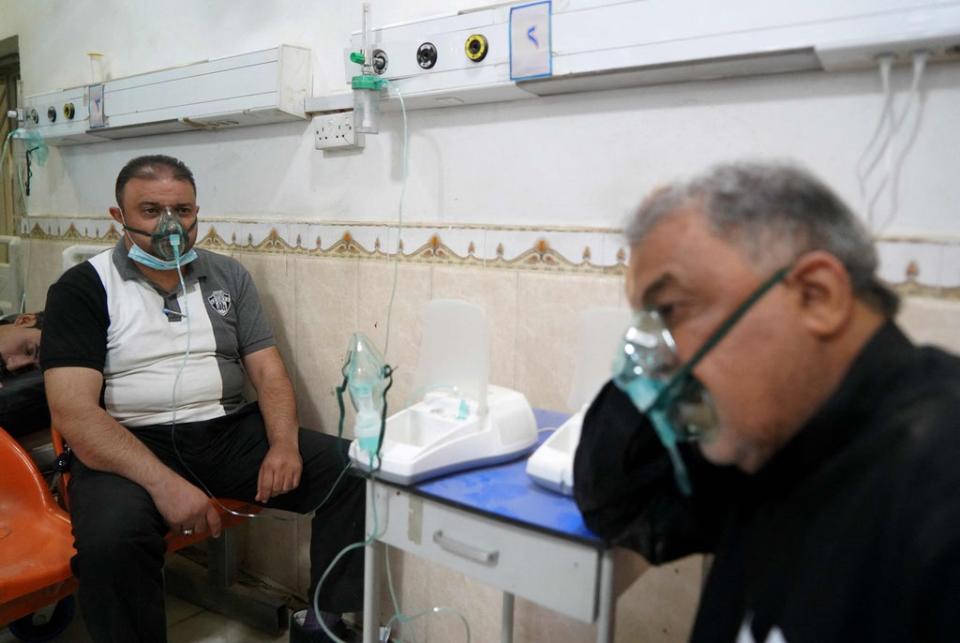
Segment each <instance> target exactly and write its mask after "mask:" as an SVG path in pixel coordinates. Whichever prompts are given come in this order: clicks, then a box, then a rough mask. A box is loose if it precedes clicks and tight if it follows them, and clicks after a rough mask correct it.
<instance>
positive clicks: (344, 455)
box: [337, 364, 350, 465]
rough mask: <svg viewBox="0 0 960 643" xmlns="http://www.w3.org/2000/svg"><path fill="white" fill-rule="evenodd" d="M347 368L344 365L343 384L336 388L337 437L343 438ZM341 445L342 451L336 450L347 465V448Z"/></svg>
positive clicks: (345, 414)
mask: <svg viewBox="0 0 960 643" xmlns="http://www.w3.org/2000/svg"><path fill="white" fill-rule="evenodd" d="M346 369H347V366H346V364H344V366H343V369H342V371H341V372H342V373H343V382H342V383H341V384H340V386H338V387H337V406H338V407H339V408H340V420H339V421H338V422H337V437H338V438H343V420H344V418H346V416H347V409H346V407H345V406H344V404H343V394H344V393H346V392H347V379H348V378H347V374H346ZM341 444H343V445H344V447H343V449H338V450H339V451H340V456H341V457H342V458H343V463H344V464H345V465H346V464H349V463H350V460H349V458H347V446H346V444H345V443H344V442H342V441H341Z"/></svg>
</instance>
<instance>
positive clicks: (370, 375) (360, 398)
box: [337, 333, 393, 460]
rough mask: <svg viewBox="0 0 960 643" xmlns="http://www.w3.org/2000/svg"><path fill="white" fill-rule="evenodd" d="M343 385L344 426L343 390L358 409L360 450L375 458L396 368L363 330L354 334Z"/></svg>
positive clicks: (340, 398)
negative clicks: (388, 362)
mask: <svg viewBox="0 0 960 643" xmlns="http://www.w3.org/2000/svg"><path fill="white" fill-rule="evenodd" d="M340 372H341V373H342V374H343V384H341V386H339V387H338V388H337V399H338V401H339V403H340V425H341V429H342V426H343V410H344V408H343V392H344V390H346V391H348V392H349V393H350V402H351V403H352V404H353V408H354V410H356V412H357V416H356V419H355V420H354V435H355V436H356V438H357V441H358V443H359V446H360V449H362V450H363V451H365V452H366V453H367V454H368V457H369V458H370V459H371V460H373V459H374V458H376V457H377V455H378V454H379V452H380V445H381V444H382V443H383V428H384V425H385V420H386V409H387V403H386V397H387V391H388V390H390V386H391V385H392V384H393V369H391V368H390V366H389V365H387V363H386V361H385V360H384V359H383V355H381V354H380V351H379V350H378V349H377V347H376V345H374V343H373V342H372V341H370V339H368V338H367V336H366V335H364V334H363V333H354V334H353V335H352V336H351V337H350V345H349V346H348V348H347V356H346V359H345V360H344V362H343V368H341V370H340Z"/></svg>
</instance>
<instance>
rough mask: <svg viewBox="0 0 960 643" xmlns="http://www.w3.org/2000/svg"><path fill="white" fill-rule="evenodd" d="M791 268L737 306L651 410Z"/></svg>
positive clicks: (659, 396)
mask: <svg viewBox="0 0 960 643" xmlns="http://www.w3.org/2000/svg"><path fill="white" fill-rule="evenodd" d="M791 268H792V266H784V267H783V268H781V269H780V270H778V271H776V272H775V273H773V275H771V276H770V278H769V279H767V280H766V281H765V282H763V283H762V284H761V285H760V287H759V288H757V289H756V290H755V291H753V293H752V294H751V295H750V296H749V297H747V298H746V300H744V302H743V303H742V304H740V305H739V306H737V308H736V310H734V311H733V313H731V314H730V316H729V317H727V318H726V320H724V322H723V323H722V324H720V327H719V328H717V330H716V331H714V333H713V334H712V335H711V336H710V337H709V338H708V339H707V341H706V342H704V343H703V346H701V347H700V348H699V349H698V350H697V352H696V353H694V354H693V357H691V358H690V360H689V361H688V362H687V363H686V364H684V365H683V366H681V367H680V369H679V370H678V371H677V372H676V373H675V374H674V376H673V377H671V378H670V381H669V382H667V385H666V386H665V387H664V388H663V390H661V391H660V394H659V395H657V399H656V400H654V401H653V404H651V405H650V408H651V409H653V408H656V407H657V406H658V405H660V404H663V403H664V402H666V400H668V399H669V398H670V395H672V394H673V393H672V392H673V389H675V388H676V387H677V386H679V385H680V384H681V383H682V382H683V381H684V379H686V378H687V376H688V375H690V373H691V372H692V371H693V369H694V368H695V367H696V366H697V364H699V363H700V360H702V359H703V358H704V356H706V354H707V353H709V352H710V351H711V350H713V347H714V346H716V345H717V344H719V343H720V340H722V339H723V338H724V337H726V336H727V333H729V332H730V329H731V328H733V326H734V324H736V323H737V322H738V321H740V318H741V317H743V316H744V315H745V314H746V313H747V311H748V310H750V308H751V307H753V305H754V304H755V303H757V301H759V300H760V298H761V297H763V296H764V295H765V294H767V292H768V291H769V290H770V289H771V288H773V287H774V286H776V285H777V284H778V283H780V281H782V280H783V279H784V277H786V276H787V274H789V272H790V269H791ZM668 391H670V392H671V393H670V395H668V394H667V392H668Z"/></svg>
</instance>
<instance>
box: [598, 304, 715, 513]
mask: <svg viewBox="0 0 960 643" xmlns="http://www.w3.org/2000/svg"><path fill="white" fill-rule="evenodd" d="M691 370H692V364H691V365H686V366H685V365H682V364H681V362H680V359H679V358H678V357H677V353H676V344H675V342H674V340H673V336H672V335H671V334H670V331H669V330H668V329H667V327H666V325H665V324H664V323H663V320H662V319H661V318H660V315H658V314H657V313H656V312H654V311H646V310H645V311H641V312H639V313H637V315H636V316H635V317H634V321H633V323H632V324H631V326H630V327H629V328H628V329H627V331H626V333H624V336H623V343H622V344H621V346H620V348H619V350H618V352H617V356H616V359H615V361H614V365H613V383H614V384H615V385H616V386H617V388H619V389H620V390H621V391H623V392H624V393H625V394H626V395H627V396H628V397H629V398H630V399H631V401H633V403H634V405H635V406H636V407H637V409H638V410H640V411H641V412H642V413H645V414H646V415H647V417H649V418H650V422H651V424H653V427H654V430H655V431H656V434H657V437H658V438H659V439H660V442H661V443H662V444H663V446H664V448H666V450H667V453H668V454H669V456H670V461H671V463H672V465H673V469H674V475H675V477H676V481H677V486H678V487H679V488H680V491H681V492H683V493H684V494H685V495H689V494H690V493H691V485H690V479H689V476H688V474H687V470H686V466H685V465H684V463H683V459H682V458H681V457H680V453H679V451H678V446H677V445H678V444H679V443H681V442H692V441H695V440H698V439H701V438H702V437H703V436H704V435H706V434H709V432H711V431H712V430H714V429H715V428H716V426H717V421H716V413H715V412H714V409H713V403H712V401H711V399H710V396H709V394H708V393H707V391H706V389H704V388H703V385H701V384H700V382H699V381H697V379H696V378H694V377H693V375H692V373H691Z"/></svg>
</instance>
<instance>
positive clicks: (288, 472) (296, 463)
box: [255, 443, 303, 502]
mask: <svg viewBox="0 0 960 643" xmlns="http://www.w3.org/2000/svg"><path fill="white" fill-rule="evenodd" d="M302 471H303V459H302V458H301V457H300V449H299V448H298V446H297V444H295V443H291V444H282V445H280V444H276V445H271V446H270V450H269V451H267V455H266V457H264V458H263V463H262V464H261V465H260V477H259V478H258V479H257V496H256V498H255V499H256V501H257V502H267V501H268V500H270V498H273V497H274V496H279V495H280V494H282V493H286V492H288V491H292V490H294V489H296V488H297V487H298V486H299V485H300V473H301V472H302Z"/></svg>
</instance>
